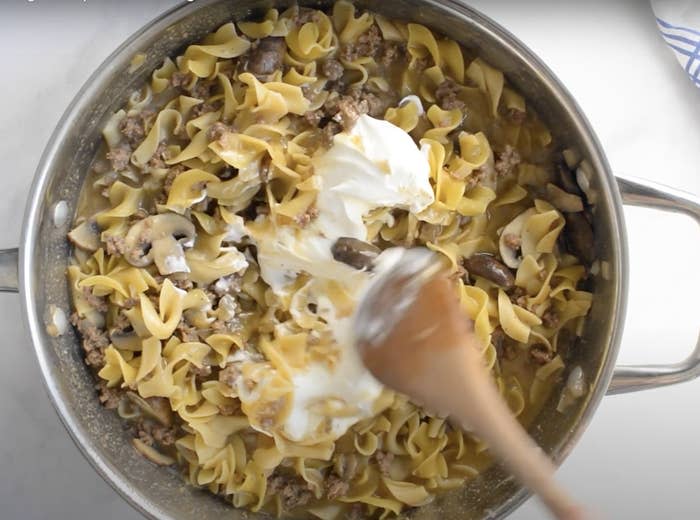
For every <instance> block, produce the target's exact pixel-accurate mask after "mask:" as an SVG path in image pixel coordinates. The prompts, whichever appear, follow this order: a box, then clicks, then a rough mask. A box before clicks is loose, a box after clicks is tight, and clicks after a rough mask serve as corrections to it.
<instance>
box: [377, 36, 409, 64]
mask: <svg viewBox="0 0 700 520" xmlns="http://www.w3.org/2000/svg"><path fill="white" fill-rule="evenodd" d="M406 57H407V53H406V44H405V43H403V42H395V41H391V40H384V41H383V42H382V46H381V50H380V52H379V57H378V61H379V63H381V64H382V65H384V66H385V67H389V66H391V65H394V64H396V63H405V62H406Z"/></svg>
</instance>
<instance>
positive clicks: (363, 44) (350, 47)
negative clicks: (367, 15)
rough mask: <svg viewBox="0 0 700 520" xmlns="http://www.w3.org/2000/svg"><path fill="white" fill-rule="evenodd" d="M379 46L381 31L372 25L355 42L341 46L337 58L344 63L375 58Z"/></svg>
mask: <svg viewBox="0 0 700 520" xmlns="http://www.w3.org/2000/svg"><path fill="white" fill-rule="evenodd" d="M381 44H382V34H381V31H380V30H379V27H377V26H376V25H372V26H371V27H370V28H369V29H367V31H365V32H364V33H362V34H361V35H360V36H358V37H357V41H355V42H353V43H345V44H343V45H341V46H340V51H339V52H338V56H339V57H340V59H341V60H345V61H355V60H356V59H358V58H362V57H366V56H375V55H376V54H377V52H378V51H379V49H380V47H381Z"/></svg>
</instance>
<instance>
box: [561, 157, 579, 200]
mask: <svg viewBox="0 0 700 520" xmlns="http://www.w3.org/2000/svg"><path fill="white" fill-rule="evenodd" d="M558 170H559V175H558V178H559V184H560V186H561V187H562V188H563V189H564V190H565V191H567V192H568V193H573V194H574V195H581V189H580V188H579V187H578V184H577V183H576V175H575V174H574V172H572V171H571V170H570V169H569V168H568V167H567V166H566V165H565V164H560V165H559V168H558Z"/></svg>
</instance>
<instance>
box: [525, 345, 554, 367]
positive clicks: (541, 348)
mask: <svg viewBox="0 0 700 520" xmlns="http://www.w3.org/2000/svg"><path fill="white" fill-rule="evenodd" d="M530 358H532V360H533V361H534V362H535V363H537V364H538V365H545V364H547V363H549V362H550V361H551V360H552V359H553V358H554V353H553V352H552V351H551V350H549V349H548V348H547V347H546V346H545V345H542V344H541V343H537V344H535V345H532V346H531V347H530Z"/></svg>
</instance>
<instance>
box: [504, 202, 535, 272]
mask: <svg viewBox="0 0 700 520" xmlns="http://www.w3.org/2000/svg"><path fill="white" fill-rule="evenodd" d="M536 212H537V210H535V208H530V209H528V210H526V211H524V212H522V213H521V214H520V215H518V216H517V217H515V218H514V219H513V220H511V221H510V222H509V223H508V224H507V225H506V226H505V227H504V228H503V231H501V237H500V239H499V241H498V250H499V252H500V253H501V259H502V260H503V263H504V264H506V265H507V266H508V267H510V268H511V269H517V268H518V267H519V266H520V263H521V262H522V261H523V258H522V256H521V254H520V243H521V236H522V233H523V226H525V222H526V221H527V219H529V218H530V217H531V216H532V215H534V214H535V213H536Z"/></svg>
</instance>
